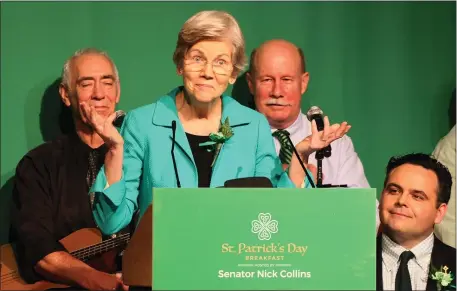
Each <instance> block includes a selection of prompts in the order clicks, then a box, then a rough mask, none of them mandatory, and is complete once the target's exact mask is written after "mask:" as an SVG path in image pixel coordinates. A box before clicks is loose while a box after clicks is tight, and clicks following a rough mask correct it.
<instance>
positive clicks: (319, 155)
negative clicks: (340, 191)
mask: <svg viewBox="0 0 457 291" xmlns="http://www.w3.org/2000/svg"><path fill="white" fill-rule="evenodd" d="M331 155H332V147H331V146H330V145H328V146H326V147H325V148H323V149H320V150H318V151H317V152H316V161H317V185H316V187H317V188H347V185H332V184H322V160H323V159H324V157H325V158H329V157H330V156H331Z"/></svg>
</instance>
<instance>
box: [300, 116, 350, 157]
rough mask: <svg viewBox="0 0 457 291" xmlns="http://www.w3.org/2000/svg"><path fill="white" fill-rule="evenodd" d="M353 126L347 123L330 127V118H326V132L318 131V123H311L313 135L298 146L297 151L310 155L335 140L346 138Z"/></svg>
mask: <svg viewBox="0 0 457 291" xmlns="http://www.w3.org/2000/svg"><path fill="white" fill-rule="evenodd" d="M349 129H351V126H350V125H348V123H347V122H343V123H341V124H338V123H335V124H332V125H330V122H329V120H328V117H327V116H325V117H324V130H323V131H318V130H317V125H316V121H315V120H313V121H312V122H311V135H309V136H307V137H306V138H305V139H304V140H302V141H301V142H300V143H298V144H297V146H296V149H297V151H298V152H299V153H300V154H303V155H310V154H311V153H313V152H315V151H317V150H320V149H323V148H325V147H326V146H328V145H329V144H330V143H331V142H333V141H334V140H337V139H339V138H341V137H342V136H344V135H345V134H346V133H347V132H348V131H349Z"/></svg>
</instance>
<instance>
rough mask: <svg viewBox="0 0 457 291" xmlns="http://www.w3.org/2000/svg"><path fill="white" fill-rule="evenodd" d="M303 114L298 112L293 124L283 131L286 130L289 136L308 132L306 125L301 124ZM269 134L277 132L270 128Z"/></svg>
mask: <svg viewBox="0 0 457 291" xmlns="http://www.w3.org/2000/svg"><path fill="white" fill-rule="evenodd" d="M302 118H303V114H302V112H301V110H300V112H299V113H298V116H297V118H296V119H295V121H294V123H292V124H291V125H290V126H289V127H287V128H284V130H287V131H288V132H289V134H290V136H294V135H295V134H296V133H298V132H308V123H306V122H302ZM270 128H271V132H272V133H273V132H275V131H276V130H278V129H277V128H274V127H273V126H270Z"/></svg>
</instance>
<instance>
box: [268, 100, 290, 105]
mask: <svg viewBox="0 0 457 291" xmlns="http://www.w3.org/2000/svg"><path fill="white" fill-rule="evenodd" d="M265 105H281V106H292V104H290V103H287V102H285V101H283V100H281V99H272V98H271V99H268V100H267V101H265Z"/></svg>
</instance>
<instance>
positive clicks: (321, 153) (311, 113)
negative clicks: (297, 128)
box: [306, 106, 332, 160]
mask: <svg viewBox="0 0 457 291" xmlns="http://www.w3.org/2000/svg"><path fill="white" fill-rule="evenodd" d="M323 115H324V112H323V111H322V109H320V108H319V107H317V106H311V108H310V109H309V110H308V112H307V113H306V117H307V118H308V120H309V122H311V121H313V120H314V121H315V122H316V125H317V131H323V130H324V119H323ZM331 155H332V147H331V145H328V146H326V147H325V148H323V149H321V150H318V151H317V152H316V159H317V160H319V159H323V158H324V157H326V158H329V157H330V156H331Z"/></svg>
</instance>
